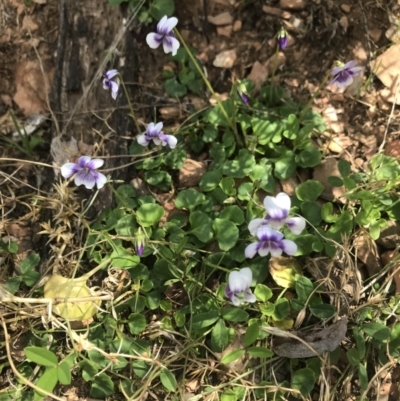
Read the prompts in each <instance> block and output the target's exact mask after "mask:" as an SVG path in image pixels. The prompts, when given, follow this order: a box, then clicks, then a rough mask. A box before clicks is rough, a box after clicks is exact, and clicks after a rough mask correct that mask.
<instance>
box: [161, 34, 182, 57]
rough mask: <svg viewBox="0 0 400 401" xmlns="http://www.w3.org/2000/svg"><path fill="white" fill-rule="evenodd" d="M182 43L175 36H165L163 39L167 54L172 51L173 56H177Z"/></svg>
mask: <svg viewBox="0 0 400 401" xmlns="http://www.w3.org/2000/svg"><path fill="white" fill-rule="evenodd" d="M180 46H181V44H180V43H179V40H178V39H177V38H174V37H173V36H165V37H164V40H163V49H164V52H165V53H166V54H168V53H172V55H173V56H176V53H177V52H178V49H179V47H180Z"/></svg>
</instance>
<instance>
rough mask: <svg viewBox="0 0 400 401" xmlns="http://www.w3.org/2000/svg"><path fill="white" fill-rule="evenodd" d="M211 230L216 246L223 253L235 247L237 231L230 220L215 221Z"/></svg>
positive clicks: (237, 237)
mask: <svg viewBox="0 0 400 401" xmlns="http://www.w3.org/2000/svg"><path fill="white" fill-rule="evenodd" d="M213 228H214V230H215V237H216V239H217V241H218V245H219V247H220V248H221V249H222V250H223V251H229V250H230V249H231V248H233V247H234V246H235V245H236V242H237V240H238V239H239V229H238V228H237V227H236V225H235V224H234V223H232V222H231V221H230V220H225V219H215V220H214V224H213Z"/></svg>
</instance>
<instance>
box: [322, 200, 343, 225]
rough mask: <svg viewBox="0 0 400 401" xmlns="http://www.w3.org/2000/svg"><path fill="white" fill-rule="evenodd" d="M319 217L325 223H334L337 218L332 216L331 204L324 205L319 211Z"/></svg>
mask: <svg viewBox="0 0 400 401" xmlns="http://www.w3.org/2000/svg"><path fill="white" fill-rule="evenodd" d="M321 216H322V218H323V219H324V221H325V222H327V223H334V222H335V221H337V220H338V218H339V216H338V215H336V214H333V204H332V203H331V202H327V203H324V204H323V206H322V209H321Z"/></svg>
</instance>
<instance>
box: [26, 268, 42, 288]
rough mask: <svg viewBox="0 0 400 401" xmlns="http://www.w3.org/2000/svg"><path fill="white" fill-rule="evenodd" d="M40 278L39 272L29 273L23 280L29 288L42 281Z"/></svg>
mask: <svg viewBox="0 0 400 401" xmlns="http://www.w3.org/2000/svg"><path fill="white" fill-rule="evenodd" d="M40 277H41V275H40V273H39V272H35V271H28V272H26V273H25V274H24V275H23V276H22V280H23V282H24V283H25V284H26V285H27V286H28V287H33V286H34V285H35V284H36V283H37V282H38V281H39V280H40Z"/></svg>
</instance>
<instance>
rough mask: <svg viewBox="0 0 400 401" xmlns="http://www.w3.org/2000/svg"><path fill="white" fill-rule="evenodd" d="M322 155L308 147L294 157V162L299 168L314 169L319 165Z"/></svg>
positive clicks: (314, 148) (312, 147) (313, 148)
mask: <svg viewBox="0 0 400 401" xmlns="http://www.w3.org/2000/svg"><path fill="white" fill-rule="evenodd" d="M321 160H322V153H321V152H320V151H319V150H318V148H316V147H315V146H313V145H310V146H308V147H307V148H305V149H304V150H302V151H301V152H300V153H299V154H298V155H297V156H296V162H297V164H298V165H299V166H300V167H303V168H309V167H315V166H317V165H318V164H320V163H321Z"/></svg>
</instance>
